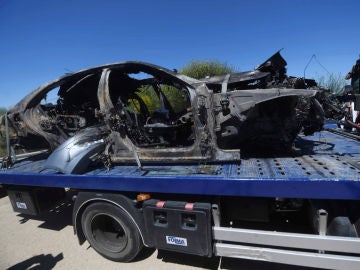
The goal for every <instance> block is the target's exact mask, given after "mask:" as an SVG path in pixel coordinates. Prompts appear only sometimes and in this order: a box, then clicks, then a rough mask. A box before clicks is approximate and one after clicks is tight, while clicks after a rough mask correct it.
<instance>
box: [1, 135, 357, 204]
mask: <svg viewBox="0 0 360 270" xmlns="http://www.w3.org/2000/svg"><path fill="white" fill-rule="evenodd" d="M295 147H296V148H298V149H299V150H298V151H296V152H295V153H294V154H293V155H292V156H289V155H287V156H282V157H281V156H270V157H251V158H243V159H242V160H241V161H240V162H238V163H236V164H198V165H176V166H174V165H164V166H144V167H143V168H141V169H140V168H138V167H137V166H115V167H113V168H111V169H110V170H106V169H105V168H100V169H96V170H93V171H90V172H88V173H86V174H83V175H64V174H57V173H55V172H54V171H51V170H48V169H44V168H43V164H44V161H45V159H44V157H43V156H41V155H39V156H36V157H32V158H29V159H25V160H22V161H19V162H17V163H16V164H15V165H14V166H13V167H12V168H10V169H6V170H2V171H1V172H0V183H1V184H11V185H26V186H45V187H69V188H78V189H88V190H111V191H134V192H156V193H176V194H199V195H217V196H256V197H286V198H314V199H315V198H318V199H355V200H356V199H360V142H359V141H356V140H352V139H349V138H345V137H343V136H341V135H336V134H333V133H331V132H329V131H322V132H319V133H316V134H315V135H314V136H307V137H299V138H298V139H297V141H296V144H295Z"/></svg>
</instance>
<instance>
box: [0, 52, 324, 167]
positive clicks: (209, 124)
mask: <svg viewBox="0 0 360 270" xmlns="http://www.w3.org/2000/svg"><path fill="white" fill-rule="evenodd" d="M285 66H286V62H285V60H284V59H283V58H282V57H281V56H280V54H279V52H278V53H276V54H275V55H273V56H272V57H271V58H269V59H268V60H267V61H265V62H264V63H263V64H262V65H260V66H259V67H258V68H257V69H255V70H253V71H249V72H242V73H235V74H229V75H225V76H215V77H211V78H207V79H203V80H196V79H193V78H190V77H187V76H184V75H181V74H178V73H176V72H172V71H170V70H167V69H164V68H162V67H159V66H155V65H152V64H147V63H144V62H124V63H117V64H109V65H104V66H99V67H95V68H91V69H87V70H83V71H80V72H77V73H73V74H68V75H65V76H64V77H62V78H60V79H58V80H55V81H53V82H50V83H48V84H46V85H44V86H41V87H40V88H38V89H36V90H35V91H33V92H32V93H30V94H29V95H28V96H26V97H25V98H24V99H23V100H21V101H20V102H19V103H18V104H17V105H15V106H14V107H13V108H12V109H10V110H9V111H8V112H7V114H6V115H5V116H4V117H3V119H2V129H1V133H2V134H3V136H4V135H5V133H7V134H8V135H9V136H10V141H11V144H12V145H13V146H17V147H23V148H28V149H33V148H47V149H49V150H50V152H52V153H51V155H50V156H49V158H48V161H47V165H46V166H48V167H49V168H54V169H57V170H58V171H61V172H63V173H81V172H83V171H84V170H86V167H87V166H88V164H89V162H90V160H101V161H102V162H103V163H104V164H105V165H106V166H110V164H111V163H133V162H137V163H138V164H139V165H140V163H143V162H144V163H145V162H156V163H158V162H177V163H179V162H180V163H183V162H201V161H206V162H219V161H221V162H226V161H236V160H239V159H240V149H250V150H251V149H257V150H259V149H262V148H269V146H271V148H273V149H290V148H291V145H292V144H293V141H294V139H295V138H296V136H297V135H298V133H299V132H300V131H301V130H303V131H304V132H305V133H306V134H310V133H312V132H314V131H317V130H320V129H321V128H322V122H323V119H324V115H323V111H322V108H321V106H320V105H319V104H318V102H317V101H316V99H315V98H314V97H315V95H316V91H314V90H310V89H306V88H309V86H308V85H305V84H306V81H303V80H302V81H300V80H299V79H297V78H292V77H288V76H286V72H285V71H286V70H285ZM296 88H301V89H296ZM52 95H53V96H54V97H55V100H54V101H52V102H48V101H49V96H50V99H51V96H52ZM50 101H51V100H50ZM5 117H6V118H7V119H6V120H7V121H5ZM5 122H8V124H7V126H6V127H5ZM6 130H7V132H6ZM64 164H66V165H64Z"/></svg>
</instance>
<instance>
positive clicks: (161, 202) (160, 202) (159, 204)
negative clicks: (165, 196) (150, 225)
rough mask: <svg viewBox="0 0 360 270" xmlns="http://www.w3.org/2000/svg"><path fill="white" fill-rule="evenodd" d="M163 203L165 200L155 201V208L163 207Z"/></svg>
mask: <svg viewBox="0 0 360 270" xmlns="http://www.w3.org/2000/svg"><path fill="white" fill-rule="evenodd" d="M164 205H165V202H164V201H158V202H157V203H156V207H157V208H164Z"/></svg>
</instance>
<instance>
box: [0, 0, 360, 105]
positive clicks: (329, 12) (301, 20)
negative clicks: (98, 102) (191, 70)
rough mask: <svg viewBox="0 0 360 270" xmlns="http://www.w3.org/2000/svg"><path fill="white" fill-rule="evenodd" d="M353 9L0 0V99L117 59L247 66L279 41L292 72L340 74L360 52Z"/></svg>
mask: <svg viewBox="0 0 360 270" xmlns="http://www.w3.org/2000/svg"><path fill="white" fill-rule="evenodd" d="M359 13H360V1H357V0H352V1H350V0H278V1H276V0H267V1H263V0H256V1H254V0H252V1H247V0H244V1H229V0H222V1H220V0H218V1H212V0H207V1H203V0H198V1H194V0H192V1H191V0H182V1H176V0H174V1H156V0H153V1H142V0H136V1H135V0H133V1H124V0H123V1H111V0H102V1H98V0H96V1H93V0H86V1H82V0H79V1H75V0H72V1H70V0H62V1H55V0H53V1H52V0H47V1H40V0H32V1H20V0H12V1H10V0H0V107H5V108H9V107H11V106H12V105H14V104H16V103H17V102H18V101H20V99H21V98H23V97H24V96H25V95H26V94H28V93H29V92H31V91H32V90H34V89H35V88H37V87H38V86H40V85H42V84H44V83H46V82H48V81H51V80H53V79H56V78H58V77H60V76H62V75H63V74H64V73H67V72H71V71H73V72H75V71H78V70H80V69H84V68H88V67H92V66H97V65H102V64H106V63H114V62H121V61H133V60H135V61H146V62H150V63H154V64H157V65H160V66H164V67H166V68H169V69H174V68H176V69H180V68H181V67H183V66H185V65H186V64H187V63H189V62H190V61H192V60H218V61H220V62H226V63H227V64H229V65H232V66H234V67H235V68H236V69H237V70H238V71H246V70H251V69H253V68H254V67H256V66H257V65H259V64H261V63H262V62H263V61H265V60H266V59H267V58H268V57H270V56H271V55H272V54H273V53H275V52H276V51H278V50H279V49H282V48H283V50H282V51H281V54H282V55H283V57H284V58H285V59H286V61H287V63H288V65H287V70H288V75H293V76H299V77H303V76H304V69H305V67H306V66H307V65H308V66H307V68H306V73H305V76H306V77H307V78H315V79H316V78H319V77H321V76H327V75H328V72H329V73H331V74H340V73H341V75H342V76H345V74H346V73H347V72H348V71H349V70H350V69H351V67H352V65H353V64H354V63H355V61H356V60H357V59H358V58H359V54H360V33H359V32H360V27H359V26H360V22H359V21H360V16H359ZM313 55H315V58H313V59H312V61H311V62H310V64H308V62H309V60H310V59H311V57H312V56H313Z"/></svg>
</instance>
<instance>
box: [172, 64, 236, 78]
mask: <svg viewBox="0 0 360 270" xmlns="http://www.w3.org/2000/svg"><path fill="white" fill-rule="evenodd" d="M234 72H235V68H234V66H231V65H229V64H227V63H221V62H219V61H217V60H212V61H203V60H193V61H191V62H190V63H189V64H187V65H186V66H184V67H182V68H181V69H180V70H179V73H181V74H184V75H186V76H189V77H192V78H195V79H202V78H205V77H207V76H210V77H211V76H215V75H225V74H229V73H234Z"/></svg>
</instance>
